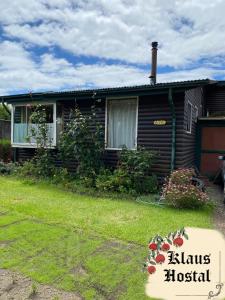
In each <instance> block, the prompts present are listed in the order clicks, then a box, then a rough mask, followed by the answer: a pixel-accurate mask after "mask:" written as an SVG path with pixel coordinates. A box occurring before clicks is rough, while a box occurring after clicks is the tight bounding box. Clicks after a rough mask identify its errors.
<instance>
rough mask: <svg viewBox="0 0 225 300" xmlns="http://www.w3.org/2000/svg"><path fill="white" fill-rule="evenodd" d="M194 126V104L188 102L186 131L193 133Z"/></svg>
mask: <svg viewBox="0 0 225 300" xmlns="http://www.w3.org/2000/svg"><path fill="white" fill-rule="evenodd" d="M191 127H192V104H191V103H190V102H188V104H187V122H186V131H187V132H189V133H191Z"/></svg>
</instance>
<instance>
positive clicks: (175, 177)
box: [169, 169, 196, 184]
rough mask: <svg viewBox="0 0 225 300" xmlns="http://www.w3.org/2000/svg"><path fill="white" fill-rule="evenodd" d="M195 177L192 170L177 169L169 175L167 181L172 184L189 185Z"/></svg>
mask: <svg viewBox="0 0 225 300" xmlns="http://www.w3.org/2000/svg"><path fill="white" fill-rule="evenodd" d="M195 175H196V174H195V171H194V169H178V170H175V171H173V172H172V173H171V175H170V179H169V180H170V182H171V183H174V184H190V183H191V179H192V177H193V176H195Z"/></svg>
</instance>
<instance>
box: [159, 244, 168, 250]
mask: <svg viewBox="0 0 225 300" xmlns="http://www.w3.org/2000/svg"><path fill="white" fill-rule="evenodd" d="M161 250H162V251H168V250H170V245H169V244H167V243H164V244H162V247H161Z"/></svg>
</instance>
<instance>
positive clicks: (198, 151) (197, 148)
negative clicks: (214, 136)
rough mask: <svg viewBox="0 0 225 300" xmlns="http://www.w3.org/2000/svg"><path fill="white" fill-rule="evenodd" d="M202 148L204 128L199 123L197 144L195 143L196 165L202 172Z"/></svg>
mask: <svg viewBox="0 0 225 300" xmlns="http://www.w3.org/2000/svg"><path fill="white" fill-rule="evenodd" d="M201 147H202V126H201V125H200V124H199V122H198V123H197V130H196V142H195V165H196V167H197V169H198V170H199V171H200V167H201Z"/></svg>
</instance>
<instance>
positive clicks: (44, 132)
mask: <svg viewBox="0 0 225 300" xmlns="http://www.w3.org/2000/svg"><path fill="white" fill-rule="evenodd" d="M30 121H31V124H35V126H31V128H30V132H29V135H28V137H27V139H28V140H30V139H34V140H35V142H36V146H37V148H36V153H35V156H34V157H33V158H32V159H31V160H29V161H26V162H25V163H24V164H23V165H22V166H21V167H20V168H18V171H17V172H18V173H20V174H21V175H24V176H33V177H44V178H48V177H52V176H53V175H54V173H55V165H54V158H53V156H52V153H51V149H50V147H51V142H52V141H51V140H50V139H49V134H48V130H49V129H48V126H47V113H46V109H45V108H44V107H43V106H42V105H37V106H36V107H35V109H34V111H33V112H32V114H31V116H30Z"/></svg>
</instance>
